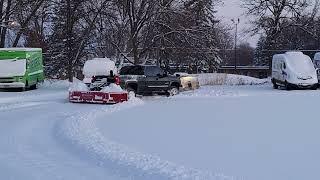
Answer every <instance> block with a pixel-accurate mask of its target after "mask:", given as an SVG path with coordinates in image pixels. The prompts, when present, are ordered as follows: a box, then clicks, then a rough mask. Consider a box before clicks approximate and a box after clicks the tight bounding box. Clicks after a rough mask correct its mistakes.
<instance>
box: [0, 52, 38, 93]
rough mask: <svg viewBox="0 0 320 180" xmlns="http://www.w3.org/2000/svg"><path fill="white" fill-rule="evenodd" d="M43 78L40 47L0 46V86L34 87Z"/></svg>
mask: <svg viewBox="0 0 320 180" xmlns="http://www.w3.org/2000/svg"><path fill="white" fill-rule="evenodd" d="M43 80H44V71H43V60H42V49H39V48H0V88H2V89H3V88H21V89H23V90H24V89H26V88H30V89H35V88H36V87H37V84H38V83H39V82H42V81H43Z"/></svg>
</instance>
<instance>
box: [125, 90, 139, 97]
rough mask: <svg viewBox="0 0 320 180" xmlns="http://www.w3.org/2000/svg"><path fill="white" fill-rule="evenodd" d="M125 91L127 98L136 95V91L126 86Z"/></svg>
mask: <svg viewBox="0 0 320 180" xmlns="http://www.w3.org/2000/svg"><path fill="white" fill-rule="evenodd" d="M127 91H128V98H129V99H132V98H135V97H136V95H137V94H136V91H135V90H134V89H133V88H128V89H127Z"/></svg>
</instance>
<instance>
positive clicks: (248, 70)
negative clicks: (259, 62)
mask: <svg viewBox="0 0 320 180" xmlns="http://www.w3.org/2000/svg"><path fill="white" fill-rule="evenodd" d="M218 72H219V73H227V74H240V75H244V76H251V77H256V78H260V79H263V78H267V77H268V76H269V75H270V73H269V66H237V68H236V69H235V67H234V66H221V67H220V68H219V69H218Z"/></svg>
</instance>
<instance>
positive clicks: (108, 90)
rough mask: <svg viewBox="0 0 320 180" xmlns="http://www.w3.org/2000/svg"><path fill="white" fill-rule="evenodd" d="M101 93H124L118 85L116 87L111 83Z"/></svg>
mask: <svg viewBox="0 0 320 180" xmlns="http://www.w3.org/2000/svg"><path fill="white" fill-rule="evenodd" d="M101 91H102V92H115V93H118V92H119V93H122V92H124V91H123V89H122V88H121V87H120V86H119V85H116V84H114V83H111V84H110V85H109V86H106V87H104V88H103V89H102V90H101Z"/></svg>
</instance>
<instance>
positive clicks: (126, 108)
mask: <svg viewBox="0 0 320 180" xmlns="http://www.w3.org/2000/svg"><path fill="white" fill-rule="evenodd" d="M200 76H202V77H200ZM200 76H199V79H200V82H202V83H201V84H202V85H204V84H205V83H207V84H213V83H216V82H217V79H219V80H218V82H222V81H221V78H217V76H215V75H200ZM223 78H225V79H224V80H223V82H224V84H226V85H215V86H203V87H201V88H200V89H198V90H195V91H188V92H183V93H181V94H180V95H178V96H175V97H170V98H167V97H161V96H160V97H143V98H137V99H132V100H130V101H129V102H126V103H123V104H118V105H113V106H110V105H90V104H71V103H69V102H68V101H67V96H68V88H69V87H70V86H71V85H70V84H69V83H68V82H65V81H56V82H48V81H46V82H45V83H44V84H43V85H42V86H40V88H39V89H38V90H35V91H27V92H0V172H1V173H0V179H15V180H16V179H18V180H19V179H23V180H25V179H30V180H35V179H49V180H51V179H52V180H55V179H84V180H86V179H101V180H102V179H114V180H119V179H124V180H127V179H137V180H149V179H156V180H162V179H178V180H180V179H203V180H207V179H212V180H222V179H223V180H229V179H230V180H233V179H241V180H242V179H243V180H257V179H259V180H270V179H272V180H283V179H290V180H301V179H319V178H320V175H319V174H318V173H317V164H318V162H319V160H320V158H319V156H318V155H317V152H319V150H320V142H319V141H318V138H317V137H318V136H320V131H319V130H318V126H319V124H320V123H319V122H318V118H317V109H318V107H317V104H318V102H319V100H320V92H319V91H308V90H306V91H283V90H273V89H272V85H271V84H270V83H267V81H268V80H257V79H252V78H246V77H243V76H232V75H228V76H223ZM228 79H229V80H228ZM230 79H232V80H230ZM225 82H230V83H225ZM240 84H242V86H239V85H240Z"/></svg>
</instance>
